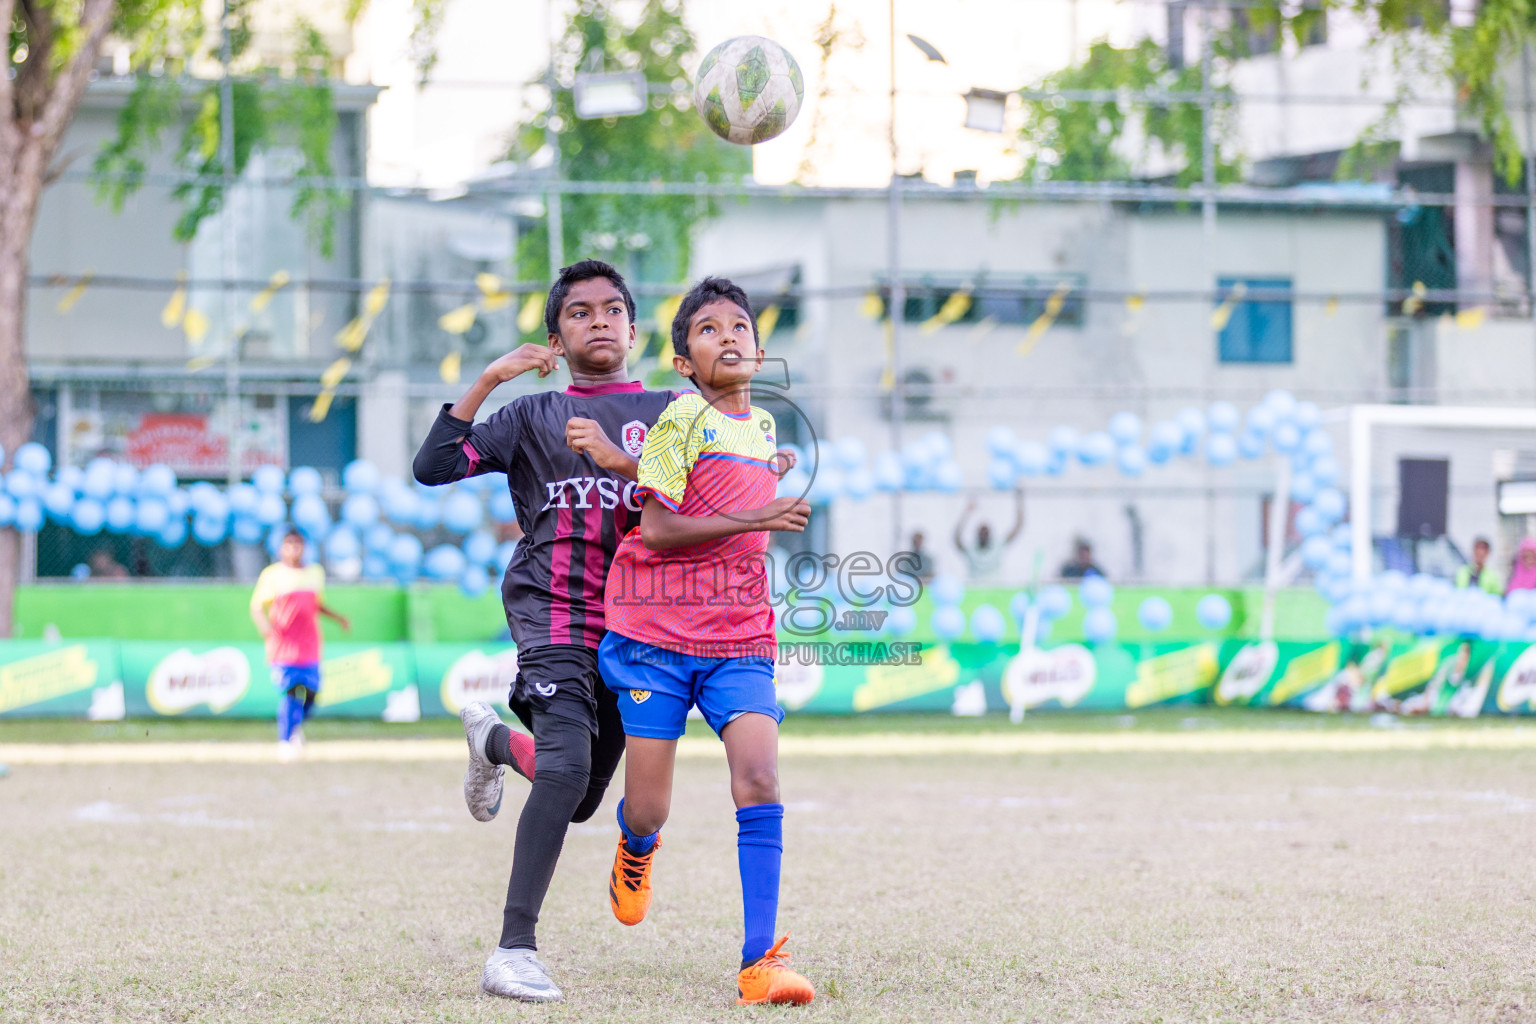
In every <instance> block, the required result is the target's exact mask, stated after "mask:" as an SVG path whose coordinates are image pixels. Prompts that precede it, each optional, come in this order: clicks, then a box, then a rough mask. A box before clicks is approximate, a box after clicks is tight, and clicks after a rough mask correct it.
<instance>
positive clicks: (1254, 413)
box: [1244, 405, 1275, 435]
mask: <svg viewBox="0 0 1536 1024" xmlns="http://www.w3.org/2000/svg"><path fill="white" fill-rule="evenodd" d="M1244 422H1245V423H1246V424H1247V426H1246V427H1245V429H1247V430H1250V431H1252V432H1253V433H1255V434H1264V435H1268V434H1269V432H1270V431H1271V430H1274V429H1275V414H1274V412H1273V411H1271V410H1270V409H1269V408H1267V407H1265V406H1262V405H1256V406H1254V407H1253V408H1252V409H1249V410H1248V415H1247V416H1246V417H1245V418H1244Z"/></svg>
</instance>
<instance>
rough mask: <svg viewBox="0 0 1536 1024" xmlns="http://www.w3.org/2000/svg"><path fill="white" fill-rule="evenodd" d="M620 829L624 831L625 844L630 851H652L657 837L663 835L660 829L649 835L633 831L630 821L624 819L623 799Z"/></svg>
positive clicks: (621, 801) (620, 810)
mask: <svg viewBox="0 0 1536 1024" xmlns="http://www.w3.org/2000/svg"><path fill="white" fill-rule="evenodd" d="M619 831H620V832H623V833H624V845H625V846H627V847H629V852H630V853H650V852H651V848H652V847H653V846H655V845H656V837H657V836H659V835H661V830H660V829H657V830H656V831H655V832H652V833H651V834H650V835H648V836H642V835H640V834H639V833H637V832H634V831H631V829H630V827H629V822H627V821H625V820H624V801H623V800H620V801H619Z"/></svg>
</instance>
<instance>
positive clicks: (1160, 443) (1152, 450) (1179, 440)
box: [1147, 420, 1184, 465]
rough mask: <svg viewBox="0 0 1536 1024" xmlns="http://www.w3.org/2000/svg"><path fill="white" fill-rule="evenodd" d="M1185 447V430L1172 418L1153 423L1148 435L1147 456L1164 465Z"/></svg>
mask: <svg viewBox="0 0 1536 1024" xmlns="http://www.w3.org/2000/svg"><path fill="white" fill-rule="evenodd" d="M1183 447H1184V431H1183V430H1182V429H1181V428H1180V427H1179V425H1178V424H1177V423H1174V422H1173V421H1172V420H1162V421H1160V422H1158V423H1156V424H1154V425H1153V427H1152V431H1151V433H1149V434H1148V435H1147V458H1148V459H1150V460H1152V461H1153V462H1154V463H1156V464H1158V465H1162V464H1163V463H1165V462H1167V461H1168V460H1169V459H1170V458H1172V457H1173V456H1174V455H1175V454H1176V453H1178V452H1179V451H1180V450H1182V449H1183Z"/></svg>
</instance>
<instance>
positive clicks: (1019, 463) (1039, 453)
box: [1013, 441, 1051, 476]
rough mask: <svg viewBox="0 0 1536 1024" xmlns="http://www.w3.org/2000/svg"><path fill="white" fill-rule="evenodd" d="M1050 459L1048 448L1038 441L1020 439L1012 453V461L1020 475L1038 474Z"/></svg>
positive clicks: (1042, 471) (1043, 470) (1043, 469)
mask: <svg viewBox="0 0 1536 1024" xmlns="http://www.w3.org/2000/svg"><path fill="white" fill-rule="evenodd" d="M1050 461H1051V451H1050V449H1049V448H1047V447H1046V446H1045V445H1043V444H1041V443H1040V442H1039V441H1021V442H1020V443H1019V447H1018V448H1017V449H1015V451H1014V453H1013V463H1014V465H1015V466H1016V467H1018V470H1019V475H1020V476H1039V475H1040V474H1041V473H1044V472H1045V467H1046V466H1047V465H1049V464H1050Z"/></svg>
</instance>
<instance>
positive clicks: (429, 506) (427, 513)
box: [411, 494, 443, 530]
mask: <svg viewBox="0 0 1536 1024" xmlns="http://www.w3.org/2000/svg"><path fill="white" fill-rule="evenodd" d="M415 513H416V514H415V516H414V517H413V518H412V520H411V522H412V523H414V524H415V526H416V528H417V529H418V530H435V529H437V525H438V524H439V523H441V522H442V521H443V503H442V502H441V501H439V500H437V498H436V497H434V496H431V495H427V494H420V495H417V497H416V509H415Z"/></svg>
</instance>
